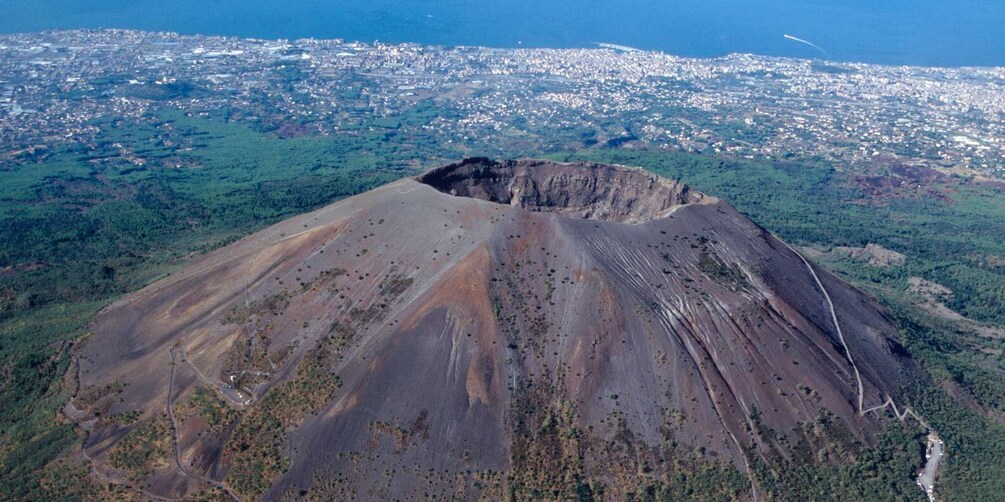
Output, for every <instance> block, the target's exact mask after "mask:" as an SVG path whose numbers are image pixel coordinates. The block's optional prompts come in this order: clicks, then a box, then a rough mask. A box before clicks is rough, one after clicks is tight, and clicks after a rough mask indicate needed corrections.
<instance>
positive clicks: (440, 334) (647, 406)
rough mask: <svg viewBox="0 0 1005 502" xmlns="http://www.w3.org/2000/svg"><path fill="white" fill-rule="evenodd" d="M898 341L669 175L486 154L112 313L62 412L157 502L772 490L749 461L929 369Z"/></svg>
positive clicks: (785, 449) (731, 214) (240, 246)
mask: <svg viewBox="0 0 1005 502" xmlns="http://www.w3.org/2000/svg"><path fill="white" fill-rule="evenodd" d="M894 331H895V328H894V326H893V325H892V323H891V321H890V319H889V318H888V317H887V316H886V315H884V313H883V312H882V311H881V310H880V309H879V308H877V306H876V305H874V303H873V302H872V301H871V300H870V299H869V298H868V297H867V296H865V295H863V294H862V293H860V292H858V291H856V290H855V289H854V288H852V287H851V286H849V285H848V284H846V283H844V282H843V281H841V280H839V279H838V278H836V277H835V276H833V275H831V274H829V273H827V272H826V271H824V270H822V269H820V268H818V267H815V266H814V265H812V264H811V263H810V262H808V261H806V260H805V259H804V258H802V256H800V255H799V254H798V253H797V252H796V251H795V250H794V249H793V248H791V247H790V246H788V245H787V244H785V243H784V242H782V241H780V240H779V239H777V238H776V237H775V236H773V235H772V234H771V233H769V232H767V231H766V230H765V229H763V228H761V227H759V226H758V225H756V224H755V223H753V222H751V221H750V220H749V219H747V218H746V217H745V216H743V215H742V214H740V213H739V212H737V211H736V210H735V209H734V208H733V207H731V206H730V205H729V204H727V203H726V202H724V201H721V200H719V199H717V198H715V197H711V196H708V195H705V194H702V193H700V192H698V191H696V190H692V189H690V188H689V187H687V186H686V185H684V184H682V183H679V182H675V181H671V180H667V179H664V178H661V177H658V176H656V175H653V174H651V173H648V172H646V171H644V170H641V169H637V168H629V167H623V166H613V165H600V164H592V163H557V162H551V161H538V160H519V161H505V162H496V161H492V160H489V159H484V158H475V159H468V160H465V161H463V162H459V163H455V164H451V165H447V166H443V167H440V168H436V169H433V170H431V171H429V172H427V173H425V174H424V175H422V176H419V177H417V178H408V179H402V180H400V181H397V182H394V183H391V184H388V185H385V186H383V187H380V188H378V189H375V190H372V191H370V192H367V193H364V194H361V195H358V196H355V197H351V198H348V199H345V200H342V201H339V202H336V203H334V204H332V205H329V206H327V207H324V208H322V209H319V210H317V211H314V212H311V213H308V214H304V215H301V216H297V217H295V218H291V219H289V220H286V221H284V222H281V223H279V224H276V225H274V226H272V227H269V228H266V229H264V230H262V231H260V232H258V233H255V234H253V235H251V236H248V237H246V238H244V239H242V240H240V241H238V242H235V243H233V244H230V245H228V246H226V247H223V248H220V249H218V250H216V251H213V252H211V253H209V254H207V255H204V256H202V257H199V258H197V259H195V260H193V261H192V262H191V263H190V264H188V265H187V266H185V267H184V268H182V269H181V270H179V271H177V272H175V273H172V274H171V275H169V276H168V277H166V278H164V279H162V280H160V281H158V282H155V283H153V284H152V285H150V286H148V287H146V288H145V289H142V290H140V291H138V292H136V293H134V294H132V295H130V296H128V297H126V298H124V299H122V300H120V301H118V302H116V303H115V304H113V305H110V306H109V307H108V308H106V309H105V310H103V311H102V312H101V313H100V314H99V315H98V316H97V318H96V319H95V320H94V322H93V324H92V326H91V332H92V335H91V336H89V337H88V338H87V339H86V340H85V341H84V342H83V344H82V346H81V347H80V349H79V350H78V357H77V374H78V380H79V391H78V393H77V394H76V396H75V397H74V399H73V400H71V402H70V403H69V404H68V405H67V411H66V413H67V415H69V416H71V417H72V418H73V419H74V420H75V421H76V422H77V423H78V424H79V426H80V427H81V428H82V429H83V430H85V431H86V439H85V440H84V444H83V454H84V456H85V457H86V458H87V459H88V460H89V461H90V462H91V464H92V467H93V471H94V474H95V475H96V476H99V477H101V478H102V479H105V480H108V481H111V482H115V483H122V484H125V485H128V486H130V487H132V488H135V489H138V490H142V491H143V492H144V493H146V494H148V495H153V496H159V497H167V498H181V497H192V496H195V495H197V494H199V493H209V492H217V493H218V494H219V495H221V496H223V497H233V498H238V499H242V500H252V499H260V498H266V499H320V500H332V499H347V498H353V497H355V498H363V499H407V500H411V499H418V498H429V497H458V498H477V497H486V498H503V497H512V498H529V497H542V496H544V497H563V498H564V497H572V496H583V495H584V494H585V495H593V496H596V495H598V494H600V493H603V494H606V495H613V496H615V498H619V495H621V494H625V493H628V492H630V491H632V490H634V489H635V488H636V487H637V486H640V484H641V483H648V484H649V485H652V484H653V483H657V484H658V483H663V484H664V485H667V486H670V485H674V484H677V485H679V484H680V483H685V482H690V481H688V480H689V479H690V480H693V475H694V473H696V472H701V473H706V474H708V473H713V474H714V476H716V477H715V478H714V479H716V480H718V481H716V482H714V483H710V484H709V486H711V487H712V488H710V490H719V489H721V490H734V491H733V492H723V493H724V494H725V495H727V496H734V497H739V498H751V497H753V498H757V496H758V495H757V492H758V482H757V479H756V476H755V475H754V471H755V470H756V465H761V464H763V463H765V462H768V461H770V460H771V459H775V458H781V459H795V460H800V461H805V462H827V461H828V460H827V458H826V457H827V455H828V454H829V453H830V452H832V451H833V450H834V449H835V448H837V447H836V446H834V445H835V444H843V443H849V444H866V445H867V444H870V442H872V441H874V440H875V439H874V438H875V434H876V433H877V432H878V431H879V430H880V429H881V428H882V425H881V423H880V419H879V418H878V417H876V416H875V414H870V413H863V410H865V409H866V408H865V407H867V406H869V405H871V404H876V403H884V402H888V401H889V399H890V396H892V395H895V394H896V391H897V389H898V387H899V386H900V385H901V383H902V382H903V381H904V380H905V379H906V378H910V376H911V375H912V374H913V371H914V369H913V363H912V362H911V360H910V359H908V358H907V357H906V355H905V353H904V351H903V349H902V348H901V347H900V346H899V345H897V344H896V342H894V341H893V340H892V339H891V338H890V336H891V335H892V334H893V333H894ZM674 476H676V477H674ZM689 476H691V477H689ZM682 480H683V481H682ZM730 487H733V488H730Z"/></svg>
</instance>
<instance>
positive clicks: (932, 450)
mask: <svg viewBox="0 0 1005 502" xmlns="http://www.w3.org/2000/svg"><path fill="white" fill-rule="evenodd" d="M776 238H777V237H776ZM779 241H780V242H782V243H783V244H785V246H786V247H788V248H789V250H790V251H792V252H793V253H795V254H796V256H798V257H799V259H800V260H802V262H803V264H804V265H806V269H807V270H809V272H810V275H811V276H813V280H814V281H815V282H816V284H817V288H819V289H820V292H821V293H823V297H824V300H826V302H827V308H828V309H830V313H831V320H832V321H833V322H834V329H835V330H836V331H837V335H838V339H839V340H840V341H841V345H842V346H843V347H844V350H845V356H846V357H847V358H848V363H849V364H851V367H852V370H854V372H855V380H856V382H857V384H858V413H859V415H861V416H865V415H866V414H867V413H870V412H874V411H875V412H880V411H883V410H886V409H890V410H892V411H893V415H894V416H895V417H897V419H898V420H900V421H901V422H903V421H904V420H906V419H907V417H908V416H911V417H913V418H914V419H915V420H917V421H918V423H920V424H921V425H922V426H923V427H925V428H926V429H928V431H929V434H928V451H929V457H928V462H927V463H926V464H925V469H924V470H923V471H922V472H921V474H920V475H919V476H918V479H917V483H918V486H920V487H921V488H922V489H923V490H925V494H926V495H928V500H930V501H932V502H934V501H935V476H936V474H938V471H939V463H941V462H942V456H943V455H944V454H945V450H946V447H945V443H943V442H942V439H940V438H939V436H938V434H936V433H935V431H933V430H932V428H931V426H929V425H928V422H926V421H925V419H923V418H921V416H919V415H918V414H917V413H915V412H914V410H912V409H911V408H910V407H907V406H905V407H904V411H900V410H899V409H898V408H897V403H896V402H894V400H893V397H891V396H890V395H887V396H886V401H884V402H883V403H881V404H878V405H875V406H871V407H869V408H866V407H865V403H864V401H865V390H864V387H863V385H862V375H861V373H859V370H858V366H856V365H855V360H854V359H853V358H852V355H851V349H850V348H849V347H848V344H847V343H846V342H845V339H844V333H843V332H842V331H841V323H840V322H839V321H838V316H837V311H836V310H834V302H833V301H831V295H830V293H828V292H827V288H825V287H824V283H823V282H822V281H821V280H820V278H819V277H818V276H817V273H816V271H815V270H813V265H811V264H810V262H809V260H807V259H806V258H805V257H804V256H803V254H802V253H800V252H799V251H796V250H795V248H793V247H792V246H789V245H788V244H787V243H785V241H782V240H781V239H779Z"/></svg>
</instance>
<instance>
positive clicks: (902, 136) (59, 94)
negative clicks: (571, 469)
mask: <svg viewBox="0 0 1005 502" xmlns="http://www.w3.org/2000/svg"><path fill="white" fill-rule="evenodd" d="M602 45H603V47H602V48H597V49H564V50H556V49H489V48H478V47H456V48H446V47H435V46H420V45H413V44H404V45H387V44H381V43H377V42H375V43H373V44H366V43H358V42H344V41H340V40H313V39H305V40H296V41H284V40H254V39H251V40H249V39H236V38H220V37H203V36H181V35H175V34H169V33H156V34H153V33H145V32H136V31H120V30H114V31H60V32H46V33H37V34H24V35H11V36H4V37H0V62H2V65H3V68H4V72H3V73H2V74H0V93H2V94H0V107H2V110H3V112H2V114H0V144H2V145H3V151H0V160H2V159H4V158H6V159H10V158H12V157H13V158H16V157H17V156H19V155H26V154H35V153H37V152H39V150H43V149H45V148H46V147H51V145H52V144H53V143H54V142H55V141H64V142H82V143H87V142H89V141H93V139H94V136H95V134H96V132H97V130H96V129H97V126H95V125H94V124H93V120H94V119H96V118H100V117H107V116H115V117H122V118H133V119H143V118H144V117H147V116H148V115H147V114H148V112H149V111H150V109H151V107H153V106H160V105H161V104H163V102H168V103H170V104H171V105H174V106H177V107H183V108H184V109H185V110H186V111H187V112H189V113H206V112H211V111H220V110H226V111H229V113H231V118H233V119H239V118H240V119H245V120H249V121H252V122H256V123H265V124H271V125H272V126H273V127H276V128H279V129H280V130H281V131H282V132H283V133H285V134H289V135H296V134H308V133H312V134H340V133H345V134H351V133H353V132H354V127H358V126H360V125H361V124H365V125H367V126H368V127H373V122H372V120H373V119H374V117H392V116H394V115H396V114H398V113H401V112H402V111H403V110H406V109H409V108H411V107H414V106H416V105H417V104H420V103H425V104H426V106H432V109H431V110H427V115H426V117H427V120H422V121H420V122H418V123H413V124H402V123H397V122H395V121H393V120H389V121H387V122H386V123H383V124H382V126H383V127H386V128H388V129H390V130H393V131H395V133H396V134H405V135H407V134H409V132H410V131H409V130H408V129H409V128H415V129H421V131H411V132H420V133H421V134H422V135H423V136H426V137H433V138H438V139H440V140H441V141H442V142H444V143H445V144H448V143H465V144H466V145H465V146H470V147H473V148H476V149H478V150H480V151H483V152H484V151H486V150H488V151H489V152H490V153H491V152H493V151H497V152H501V151H504V150H510V151H512V150H513V149H519V148H520V146H521V145H524V144H528V143H530V142H533V141H543V142H544V143H545V144H546V145H551V146H552V147H553V148H555V149H560V148H563V147H569V146H571V145H575V144H576V143H582V144H585V145H592V144H596V143H598V142H600V143H604V142H606V143H608V144H611V145H624V144H629V143H633V142H636V143H638V144H644V145H647V146H655V147H667V148H673V149H683V150H686V151H696V152H719V153H729V154H731V155H736V156H743V157H750V158H761V159H772V158H785V157H792V156H799V157H802V158H814V159H821V160H828V161H837V162H840V163H842V164H843V165H847V166H870V165H873V166H874V165H883V164H889V163H892V162H895V163H899V164H908V165H916V166H924V167H931V168H939V169H945V170H947V171H951V172H954V173H957V174H962V175H967V176H977V177H1002V176H1005V162H1003V160H1002V159H1003V158H1005V157H1003V155H1002V154H1003V149H1005V121H1003V116H1005V69H1003V68H914V67H892V66H878V65H869V64H847V63H830V62H821V61H813V60H803V59H785V58H775V57H761V56H753V55H747V54H734V55H730V56H727V57H722V58H716V59H692V58H681V57H675V56H671V55H667V54H663V53H658V52H642V51H636V50H634V49H631V48H628V47H620V46H615V45H609V44H602ZM486 138H491V140H486ZM137 161H138V162H141V161H142V160H141V159H137Z"/></svg>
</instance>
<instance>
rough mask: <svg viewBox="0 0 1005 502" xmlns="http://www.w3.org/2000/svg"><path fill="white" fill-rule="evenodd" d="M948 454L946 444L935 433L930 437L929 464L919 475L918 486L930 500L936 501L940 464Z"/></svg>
mask: <svg viewBox="0 0 1005 502" xmlns="http://www.w3.org/2000/svg"><path fill="white" fill-rule="evenodd" d="M945 454H946V444H945V443H944V442H943V441H942V439H940V438H939V436H938V435H937V434H935V433H934V432H933V433H931V434H929V435H928V451H927V454H926V455H927V456H928V462H927V463H926V464H925V469H924V470H922V471H921V474H919V475H918V486H921V489H922V490H925V494H926V495H928V500H930V501H933V502H934V501H935V475H936V474H938V472H939V464H941V463H942V457H943V456H945Z"/></svg>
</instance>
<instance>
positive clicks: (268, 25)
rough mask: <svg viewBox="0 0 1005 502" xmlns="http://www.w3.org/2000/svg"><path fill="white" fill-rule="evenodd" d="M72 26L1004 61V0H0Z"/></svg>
mask: <svg viewBox="0 0 1005 502" xmlns="http://www.w3.org/2000/svg"><path fill="white" fill-rule="evenodd" d="M71 28H131V29H140V30H150V31H171V32H177V33H183V34H202V35H224V36H235V37H250V38H267V39H278V38H283V39H298V38H339V39H344V40H355V41H362V42H373V41H381V42H392V43H401V42H415V43H420V44H436V45H469V46H470V45H477V46H489V47H555V48H566V47H596V46H597V44H598V43H608V44H617V45H624V46H629V47H634V48H638V49H644V50H655V51H662V52H666V53H669V54H676V55H681V56H696V57H714V56H721V55H725V54H729V53H754V54H761V55H772V56H788V57H807V58H822V59H829V60H835V61H852V62H866V63H877V64H887V65H915V66H1005V0H700V1H699V0H690V1H681V0H603V1H601V0H0V33H20V32H34V31H43V30H53V29H71ZM786 35H788V37H787V36H786Z"/></svg>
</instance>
